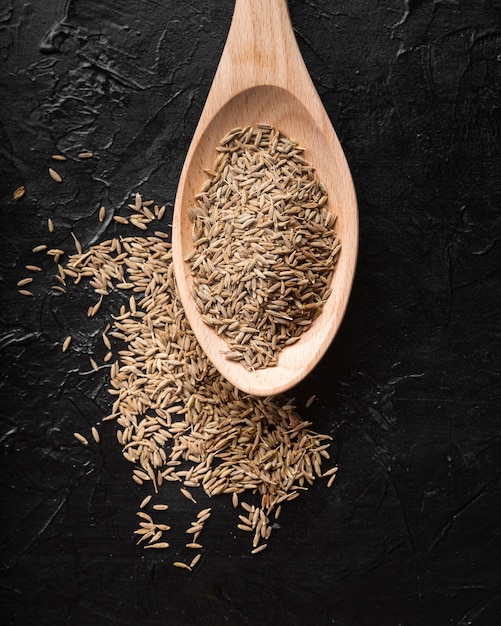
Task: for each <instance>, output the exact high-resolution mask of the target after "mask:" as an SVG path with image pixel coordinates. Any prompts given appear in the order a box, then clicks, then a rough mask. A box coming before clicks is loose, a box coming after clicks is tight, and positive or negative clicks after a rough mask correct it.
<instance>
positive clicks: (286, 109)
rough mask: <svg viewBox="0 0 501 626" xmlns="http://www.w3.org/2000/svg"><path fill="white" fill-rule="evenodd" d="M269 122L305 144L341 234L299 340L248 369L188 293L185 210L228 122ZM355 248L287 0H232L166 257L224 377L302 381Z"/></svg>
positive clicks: (281, 384)
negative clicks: (327, 290) (273, 360)
mask: <svg viewBox="0 0 501 626" xmlns="http://www.w3.org/2000/svg"><path fill="white" fill-rule="evenodd" d="M258 123H266V124H271V125H272V126H274V127H276V128H279V129H280V131H281V132H282V133H283V134H284V135H286V136H287V137H290V138H291V139H294V140H296V141H298V143H299V144H300V145H301V146H303V147H304V149H305V151H304V157H305V158H306V159H307V160H308V161H309V162H310V163H311V164H312V165H313V167H314V168H315V170H316V173H317V176H318V178H319V180H320V181H321V182H322V183H323V184H324V186H325V188H326V190H327V193H328V197H329V202H328V208H329V209H330V210H331V211H333V212H334V213H335V214H336V215H337V222H336V232H337V235H338V237H339V239H340V241H341V252H340V254H339V255H338V260H337V264H336V268H335V271H334V274H333V278H332V284H331V295H330V296H329V298H328V300H327V301H326V302H325V304H324V307H323V309H322V312H321V314H320V315H319V316H318V317H317V319H316V320H315V321H314V322H313V323H312V324H311V326H310V327H309V329H308V330H307V331H305V332H304V333H303V334H302V335H301V338H300V339H299V341H297V343H295V344H293V345H291V346H287V347H285V348H284V349H283V350H282V351H281V352H280V355H279V357H278V364H277V365H275V366H274V367H267V368H264V369H257V370H255V371H248V370H247V369H245V367H244V366H243V365H241V364H240V363H238V362H234V361H231V360H229V359H227V358H226V357H225V355H224V352H225V351H228V344H227V343H226V341H225V340H224V339H223V338H222V337H221V336H219V335H217V333H216V332H215V331H214V330H213V329H212V328H211V327H209V326H208V325H206V324H205V322H204V321H203V320H202V318H201V314H200V312H199V311H198V309H197V306H196V303H195V300H194V299H193V297H192V295H191V283H192V277H191V269H190V266H189V264H188V263H187V262H186V260H185V259H186V257H187V256H188V255H189V254H190V252H192V250H193V238H192V221H191V219H190V217H189V214H188V210H189V208H190V206H191V205H192V204H194V201H195V195H196V194H197V193H198V192H199V191H200V189H201V187H202V185H203V184H204V182H205V180H206V179H207V174H206V172H204V169H206V168H212V165H213V162H214V159H215V156H216V146H217V145H218V144H219V141H220V140H221V139H222V137H223V136H224V135H225V134H226V133H227V132H228V131H229V130H231V129H232V128H235V127H245V126H255V125H256V124H258ZM357 248H358V213H357V203H356V196H355V190H354V187H353V182H352V179H351V175H350V171H349V168H348V165H347V162H346V159H345V157H344V154H343V151H342V149H341V146H340V144H339V141H338V139H337V137H336V134H335V132H334V129H333V128H332V125H331V123H330V121H329V118H328V116H327V114H326V112H325V110H324V108H323V106H322V103H321V101H320V98H319V96H318V94H317V92H316V90H315V88H314V86H313V83H312V81H311V78H310V76H309V74H308V71H307V69H306V67H305V65H304V62H303V59H302V57H301V54H300V52H299V49H298V47H297V44H296V41H295V38H294V34H293V31H292V26H291V23H290V19H289V14H288V9H287V3H286V0H266V2H263V1H262V0H236V5H235V12H234V15H233V20H232V25H231V28H230V32H229V34H228V39H227V42H226V46H225V48H224V51H223V55H222V57H221V61H220V63H219V66H218V69H217V72H216V75H215V77H214V81H213V84H212V87H211V90H210V92H209V96H208V98H207V101H206V104H205V107H204V109H203V112H202V115H201V118H200V121H199V124H198V126H197V129H196V131H195V134H194V137H193V140H192V143H191V145H190V148H189V151H188V155H187V157H186V161H185V164H184V167H183V170H182V173H181V177H180V181H179V186H178V191H177V195H176V202H175V207H174V221H173V261H174V272H175V276H176V281H177V285H178V291H179V295H180V298H181V301H182V303H183V307H184V309H185V312H186V316H187V318H188V321H189V322H190V325H191V327H192V329H193V332H194V333H195V335H196V337H197V340H198V341H199V343H200V345H201V347H202V348H203V350H204V352H205V353H206V355H207V356H208V358H209V359H210V361H211V362H212V363H213V364H214V366H215V367H216V368H217V369H218V370H219V372H220V373H221V374H222V375H223V376H224V377H225V378H226V379H227V380H228V381H229V382H231V383H232V384H234V385H235V386H237V387H238V388H239V389H241V390H242V391H244V392H246V393H250V394H253V395H258V396H268V395H274V394H277V393H281V392H283V391H286V390H287V389H290V388H291V387H293V386H294V385H296V384H297V383H298V382H300V381H301V380H302V379H303V378H304V377H305V376H306V375H307V374H308V373H310V372H311V370H312V369H313V368H314V367H315V365H316V364H317V363H318V362H319V360H320V359H321V358H322V356H323V354H324V353H325V351H326V350H327V348H328V347H329V345H330V343H331V341H332V339H333V337H334V336H335V334H336V332H337V330H338V328H339V326H340V324H341V321H342V318H343V315H344V312H345V310H346V306H347V303H348V299H349V294H350V292H351V286H352V282H353V277H354V272H355V265H356V257H357Z"/></svg>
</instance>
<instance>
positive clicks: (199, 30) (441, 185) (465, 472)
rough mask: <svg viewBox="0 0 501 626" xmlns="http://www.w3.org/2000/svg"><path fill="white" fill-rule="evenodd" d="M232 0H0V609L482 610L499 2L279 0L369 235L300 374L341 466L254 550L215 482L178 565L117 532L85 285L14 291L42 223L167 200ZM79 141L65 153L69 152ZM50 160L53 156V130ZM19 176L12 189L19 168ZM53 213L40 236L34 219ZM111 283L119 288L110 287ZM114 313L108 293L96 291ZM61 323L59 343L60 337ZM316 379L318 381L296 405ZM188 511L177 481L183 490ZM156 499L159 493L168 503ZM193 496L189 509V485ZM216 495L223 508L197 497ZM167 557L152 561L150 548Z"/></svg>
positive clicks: (494, 475) (495, 292)
mask: <svg viewBox="0 0 501 626" xmlns="http://www.w3.org/2000/svg"><path fill="white" fill-rule="evenodd" d="M232 8H233V3H232V2H231V1H230V0H223V1H216V0H197V1H194V0H193V1H190V2H188V1H180V2H173V1H171V0H165V1H164V2H154V1H153V0H144V1H143V2H126V1H125V0H111V1H109V2H103V1H102V0H100V1H98V0H67V1H66V2H63V1H62V0H47V1H44V2H29V1H26V2H25V1H21V0H7V2H5V3H3V5H2V7H1V8H0V56H1V60H2V71H1V73H0V84H1V104H0V106H1V111H2V125H1V129H0V133H1V136H0V159H1V172H0V181H1V198H0V203H1V204H0V215H1V232H0V242H1V243H0V263H1V277H2V280H1V285H0V287H1V298H2V309H1V314H0V320H1V325H2V333H1V344H0V345H1V361H0V362H1V363H2V379H1V408H0V410H1V417H2V419H1V432H0V441H1V451H0V500H1V524H0V554H1V569H0V613H1V616H2V617H1V618H0V619H1V621H2V623H4V624H16V625H18V624H19V625H22V626H24V625H28V624H81V625H92V624H127V625H129V624H130V625H132V624H134V625H145V626H146V625H150V624H151V625H157V624H158V625H159V624H169V625H171V624H172V625H174V626H175V625H181V626H184V625H186V626H191V625H193V626H196V625H204V626H210V625H214V626H220V625H222V624H229V625H235V626H240V625H244V624H245V625H249V626H253V625H259V626H264V625H267V624H287V625H303V624H304V625H310V624H319V625H324V624H335V625H337V626H379V625H381V626H397V625H400V626H422V625H437V626H444V625H446V624H447V625H455V626H467V625H472V626H494V625H496V624H499V623H501V621H500V620H501V584H500V581H501V576H500V574H501V571H500V570H501V566H500V562H501V531H500V529H501V523H500V522H501V482H500V476H501V435H500V418H501V415H500V385H499V382H500V381H499V376H500V367H501V353H500V334H501V319H500V318H501V316H500V300H501V298H500V295H499V285H500V280H499V279H500V270H501V254H500V236H501V211H500V206H501V190H500V189H501V188H500V185H499V174H500V171H501V167H500V166H501V158H500V157H501V155H500V151H501V115H500V113H501V2H500V1H499V0H388V1H385V2H382V1H378V2H374V1H372V0H358V1H357V2H349V1H347V0H336V1H335V2H334V1H331V0H290V12H291V17H292V20H293V23H294V26H295V30H296V35H297V38H298V42H299V45H300V48H301V51H302V53H303V55H304V58H305V61H306V63H307V66H308V68H309V70H310V72H311V75H312V77H313V80H314V82H315V85H316V87H317V88H318V91H319V93H320V95H321V98H322V100H323V102H324V104H325V107H326V109H327V111H328V113H329V115H330V117H331V119H332V121H333V124H334V127H335V128H336V130H337V132H338V135H339V137H340V140H341V142H342V144H343V147H344V149H345V152H346V155H347V158H348V160H349V163H350V166H351V169H352V173H353V177H354V181H355V185H356V189H357V193H358V198H359V207H360V257H359V264H358V270H357V276H356V281H355V284H354V290H353V296H352V299H351V302H350V306H349V310H348V313H347V316H346V319H345V321H344V324H343V327H342V331H341V333H340V334H339V336H338V337H337V338H336V340H335V341H334V343H333V344H332V346H331V349H330V350H329V352H328V354H327V355H326V357H325V358H324V359H323V361H322V362H321V364H320V365H319V366H318V368H317V369H316V370H315V372H314V373H313V374H312V375H311V376H309V377H308V378H307V380H305V381H304V382H303V383H302V384H301V385H299V386H298V388H297V389H294V390H293V394H294V395H295V397H296V399H297V403H298V407H299V410H300V412H301V414H302V415H303V416H304V417H308V418H309V419H311V420H312V421H313V422H314V427H315V428H316V429H317V430H318V431H320V432H325V433H329V434H331V435H332V436H333V437H334V441H333V445H332V456H333V459H334V461H335V462H338V463H339V466H340V470H339V478H338V480H337V481H336V482H335V483H334V485H333V487H332V488H331V489H330V490H327V489H326V487H325V484H320V482H319V483H317V484H315V486H314V487H313V488H311V489H310V490H309V491H308V492H307V493H306V494H304V495H303V496H302V497H300V498H298V499H296V500H294V501H293V502H291V503H290V504H289V506H287V507H286V508H285V509H284V511H283V513H282V516H281V517H280V520H279V521H280V528H278V529H276V530H275V531H274V533H273V534H272V538H271V541H270V545H269V547H268V550H267V551H265V552H263V553H262V554H260V555H257V556H256V557H252V556H250V555H249V551H248V547H247V544H244V541H243V540H242V538H241V537H240V535H237V534H236V531H235V514H234V512H233V509H232V508H231V505H230V504H229V503H228V502H226V500H224V501H217V502H216V501H215V502H214V503H213V505H214V507H215V508H216V509H217V511H218V515H217V517H216V516H215V518H214V520H213V522H214V523H213V524H212V526H211V528H210V532H209V531H208V534H207V536H206V541H205V546H206V549H205V552H204V557H203V560H202V562H201V563H200V565H199V566H197V568H196V570H195V571H194V572H193V573H189V572H185V571H181V570H177V569H175V568H173V567H172V566H171V565H170V564H169V563H168V562H165V557H164V556H162V555H160V554H157V553H155V554H151V552H152V551H149V552H148V551H142V550H141V548H139V547H136V546H135V543H134V539H133V530H134V529H135V528H136V518H135V511H136V510H137V503H138V501H139V500H140V499H141V497H142V496H143V495H144V494H145V492H144V491H142V490H141V488H140V487H138V486H137V485H135V484H134V483H132V481H131V480H130V467H129V466H128V464H127V463H126V462H125V461H124V460H123V459H122V457H121V452H120V449H119V447H118V445H117V444H116V439H115V432H114V426H113V425H111V424H109V423H108V424H107V425H105V426H104V427H103V428H102V437H103V441H102V444H101V445H100V446H95V445H94V446H89V448H84V447H82V446H79V445H78V444H75V441H74V439H73V437H72V433H73V431H75V430H80V431H85V432H88V431H89V429H90V426H91V425H92V424H94V423H99V422H100V420H101V419H102V418H103V417H104V416H105V415H106V414H107V412H108V409H109V403H110V398H109V396H108V394H107V393H106V386H107V374H106V370H101V371H100V373H99V374H95V373H93V372H92V371H91V370H90V367H89V366H88V355H90V354H92V353H93V352H94V351H95V350H101V351H102V353H103V354H104V347H102V344H101V343H100V333H101V332H102V328H101V326H100V325H99V323H98V322H96V320H94V321H92V320H88V319H87V317H86V314H85V312H86V309H87V306H88V305H89V304H90V303H91V302H93V301H94V299H93V297H92V296H91V294H90V292H89V291H88V290H85V289H83V288H82V289H81V290H80V291H79V290H78V289H75V290H72V292H71V295H69V296H64V297H60V296H58V295H57V294H56V293H54V292H51V290H50V285H51V284H52V279H51V271H49V270H51V268H52V267H53V263H52V261H50V260H44V261H42V262H43V265H44V268H45V269H46V271H45V272H43V273H42V275H40V276H39V277H37V279H36V281H35V283H34V286H33V290H34V293H35V296H36V297H35V298H33V299H29V298H26V297H23V296H21V295H19V294H18V292H17V287H16V283H17V281H18V280H19V279H20V278H22V277H24V276H25V275H26V272H25V270H24V265H25V264H27V263H34V262H38V260H39V259H40V258H41V257H40V256H38V257H37V255H35V254H33V253H32V252H31V249H32V248H33V247H34V246H35V245H37V244H39V243H41V242H48V243H50V245H51V246H54V247H56V246H61V247H63V248H65V249H69V248H70V247H71V241H72V239H71V231H73V232H75V233H76V234H77V236H78V237H79V239H80V240H81V242H82V244H83V245H84V246H86V247H87V246H90V245H92V244H93V243H95V242H97V241H100V240H103V239H107V238H109V237H112V236H114V235H115V234H117V233H122V232H124V231H123V229H121V227H119V225H117V224H116V223H115V222H113V221H109V220H108V221H107V222H106V223H104V224H100V223H99V222H98V219H97V212H98V209H99V207H100V206H101V205H102V204H103V205H105V206H106V207H108V209H109V215H110V210H111V209H113V210H115V211H118V210H119V209H120V208H121V207H122V206H123V205H124V204H125V203H126V202H127V201H128V200H129V198H130V197H131V195H132V194H133V193H135V192H136V191H140V192H141V193H142V194H143V195H144V196H146V197H153V198H155V199H156V200H157V201H159V202H162V203H166V204H167V205H168V206H169V207H172V203H173V200H174V194H175V189H176V184H177V179H178V176H179V173H180V169H181V166H182V162H183V159H184V156H185V153H186V150H187V148H188V144H189V141H190V137H191V135H192V133H193V131H194V128H195V125H196V123H197V120H198V117H199V114H200V112H201V109H202V107H203V103H204V99H205V97H206V94H207V92H208V89H209V87H210V83H211V79H212V76H213V74H214V71H215V68H216V65H217V62H218V59H219V55H220V53H221V51H222V47H223V45H224V40H225V37H226V34H227V31H228V27H229V23H230V19H231V13H232ZM84 149H85V150H92V151H93V152H95V154H96V157H95V158H93V159H89V160H86V161H82V162H80V161H79V160H78V159H77V158H76V156H75V155H76V154H77V153H78V152H80V151H81V150H84ZM55 152H59V153H64V154H67V155H68V156H69V159H68V161H67V162H65V163H63V164H61V165H56V169H57V170H58V171H59V172H60V173H61V174H62V175H63V177H64V183H63V184H62V185H57V184H56V183H54V182H53V181H52V180H51V179H50V178H49V176H48V174H47V168H48V167H49V166H51V165H53V162H51V159H50V156H51V154H53V153H55ZM19 185H25V186H26V190H27V192H26V196H25V197H24V198H22V199H21V200H19V201H17V202H15V201H14V200H13V199H12V192H13V191H14V189H16V188H17V187H18V186H19ZM49 217H51V218H52V219H53V220H54V223H55V225H56V230H55V232H54V233H53V234H52V235H49V233H48V231H47V226H46V223H47V218H49ZM118 301H119V296H118V295H117V296H116V298H115V301H114V302H115V303H116V302H118ZM103 306H104V307H108V308H106V311H108V312H111V311H112V310H113V307H112V304H104V305H103ZM67 334H73V335H74V337H75V339H74V344H73V349H72V350H70V351H68V353H66V354H62V352H61V341H62V339H63V338H64V337H65V336H66V335H67ZM313 393H315V394H316V396H317V399H316V401H315V402H314V403H313V405H312V406H311V407H310V408H309V409H305V408H304V404H305V402H306V399H307V398H308V397H309V396H310V395H311V394H313ZM178 500H179V501H175V507H174V508H176V509H177V510H178V513H179V515H182V513H183V507H184V508H186V507H187V506H188V504H189V503H187V501H184V500H182V498H180V497H179V498H178ZM171 502H172V500H171ZM190 510H191V509H190ZM216 519H217V521H216ZM167 561H168V559H167Z"/></svg>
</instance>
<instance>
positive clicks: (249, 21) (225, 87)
mask: <svg viewBox="0 0 501 626" xmlns="http://www.w3.org/2000/svg"><path fill="white" fill-rule="evenodd" d="M306 77H307V79H308V80H307V83H311V79H310V78H309V74H308V71H307V69H306V66H305V64H304V61H303V58H302V56H301V53H300V51H299V48H298V45H297V42H296V38H295V35H294V31H293V29H292V24H291V20H290V16H289V9H288V6H287V0H236V2H235V10H234V13H233V19H232V22H231V26H230V31H229V33H228V38H227V40H226V45H225V47H224V50H223V54H222V57H221V61H220V63H219V66H218V69H217V72H216V76H215V78H214V83H215V87H214V91H216V93H221V92H225V93H232V94H236V93H239V92H241V91H243V90H245V89H248V88H252V87H255V86H256V85H276V86H278V87H283V88H284V89H287V90H288V91H291V92H292V93H295V92H296V91H297V90H298V89H299V85H303V84H304V82H305V80H306ZM310 88H311V89H314V88H313V83H311V85H310V84H308V89H310Z"/></svg>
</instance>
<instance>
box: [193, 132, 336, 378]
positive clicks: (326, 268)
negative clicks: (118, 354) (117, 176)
mask: <svg viewBox="0 0 501 626" xmlns="http://www.w3.org/2000/svg"><path fill="white" fill-rule="evenodd" d="M216 150H217V153H218V154H217V158H216V161H215V163H214V168H213V170H207V173H208V175H209V179H208V180H207V181H206V182H205V184H204V185H203V187H202V189H201V191H200V193H198V194H197V195H196V203H195V204H194V205H193V206H192V207H191V208H190V218H191V219H192V221H193V242H194V250H193V252H192V253H191V254H190V255H189V256H188V257H187V261H188V262H189V263H190V266H191V272H192V277H193V281H192V294H193V296H194V298H195V301H196V304H197V307H198V310H199V311H200V313H201V314H202V318H203V320H204V322H205V323H206V324H208V325H209V326H211V327H213V328H214V330H215V331H216V332H217V333H218V334H220V335H221V336H222V337H223V338H224V339H225V341H226V342H227V343H228V344H229V347H228V352H227V353H226V356H227V358H230V359H233V360H235V361H238V362H240V363H242V365H244V366H245V367H246V368H247V369H249V370H254V369H260V368H265V367H270V366H273V365H276V364H277V361H278V356H279V353H280V351H281V350H282V349H283V348H284V347H286V346H288V345H291V344H293V343H295V342H296V341H298V340H299V338H300V335H301V333H303V332H304V331H305V330H307V329H308V327H309V326H310V325H311V323H312V322H313V320H314V319H315V318H316V317H317V316H318V315H319V314H320V313H321V310H322V306H323V304H324V302H325V301H326V300H327V298H328V297H329V295H330V284H331V280H332V274H333V271H334V267H335V264H336V260H337V256H338V254H339V250H340V244H339V240H338V237H337V236H336V232H335V229H334V226H335V222H336V216H335V215H334V214H333V213H332V212H331V211H330V210H329V209H328V208H327V201H328V198H327V192H326V190H325V188H324V186H323V185H322V183H321V182H320V181H319V180H318V179H317V177H316V175H315V171H314V168H313V166H312V165H311V164H310V163H308V161H306V160H305V158H304V156H303V152H304V149H303V148H301V147H300V146H299V145H298V144H297V143H296V142H295V141H293V140H291V139H289V138H287V137H285V136H284V135H283V134H282V133H281V132H280V131H279V130H277V129H276V128H274V127H272V126H270V125H267V124H258V125H257V126H256V128H251V127H246V128H235V129H233V130H231V131H230V132H229V133H228V134H227V135H226V136H225V137H224V138H223V139H222V140H221V142H220V144H219V146H218V147H217V148H216Z"/></svg>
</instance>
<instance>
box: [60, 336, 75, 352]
mask: <svg viewBox="0 0 501 626" xmlns="http://www.w3.org/2000/svg"><path fill="white" fill-rule="evenodd" d="M72 339H73V337H72V336H71V335H68V336H67V337H66V339H65V340H64V341H63V348H62V350H63V352H66V350H67V349H68V348H69V347H70V343H71V340H72Z"/></svg>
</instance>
